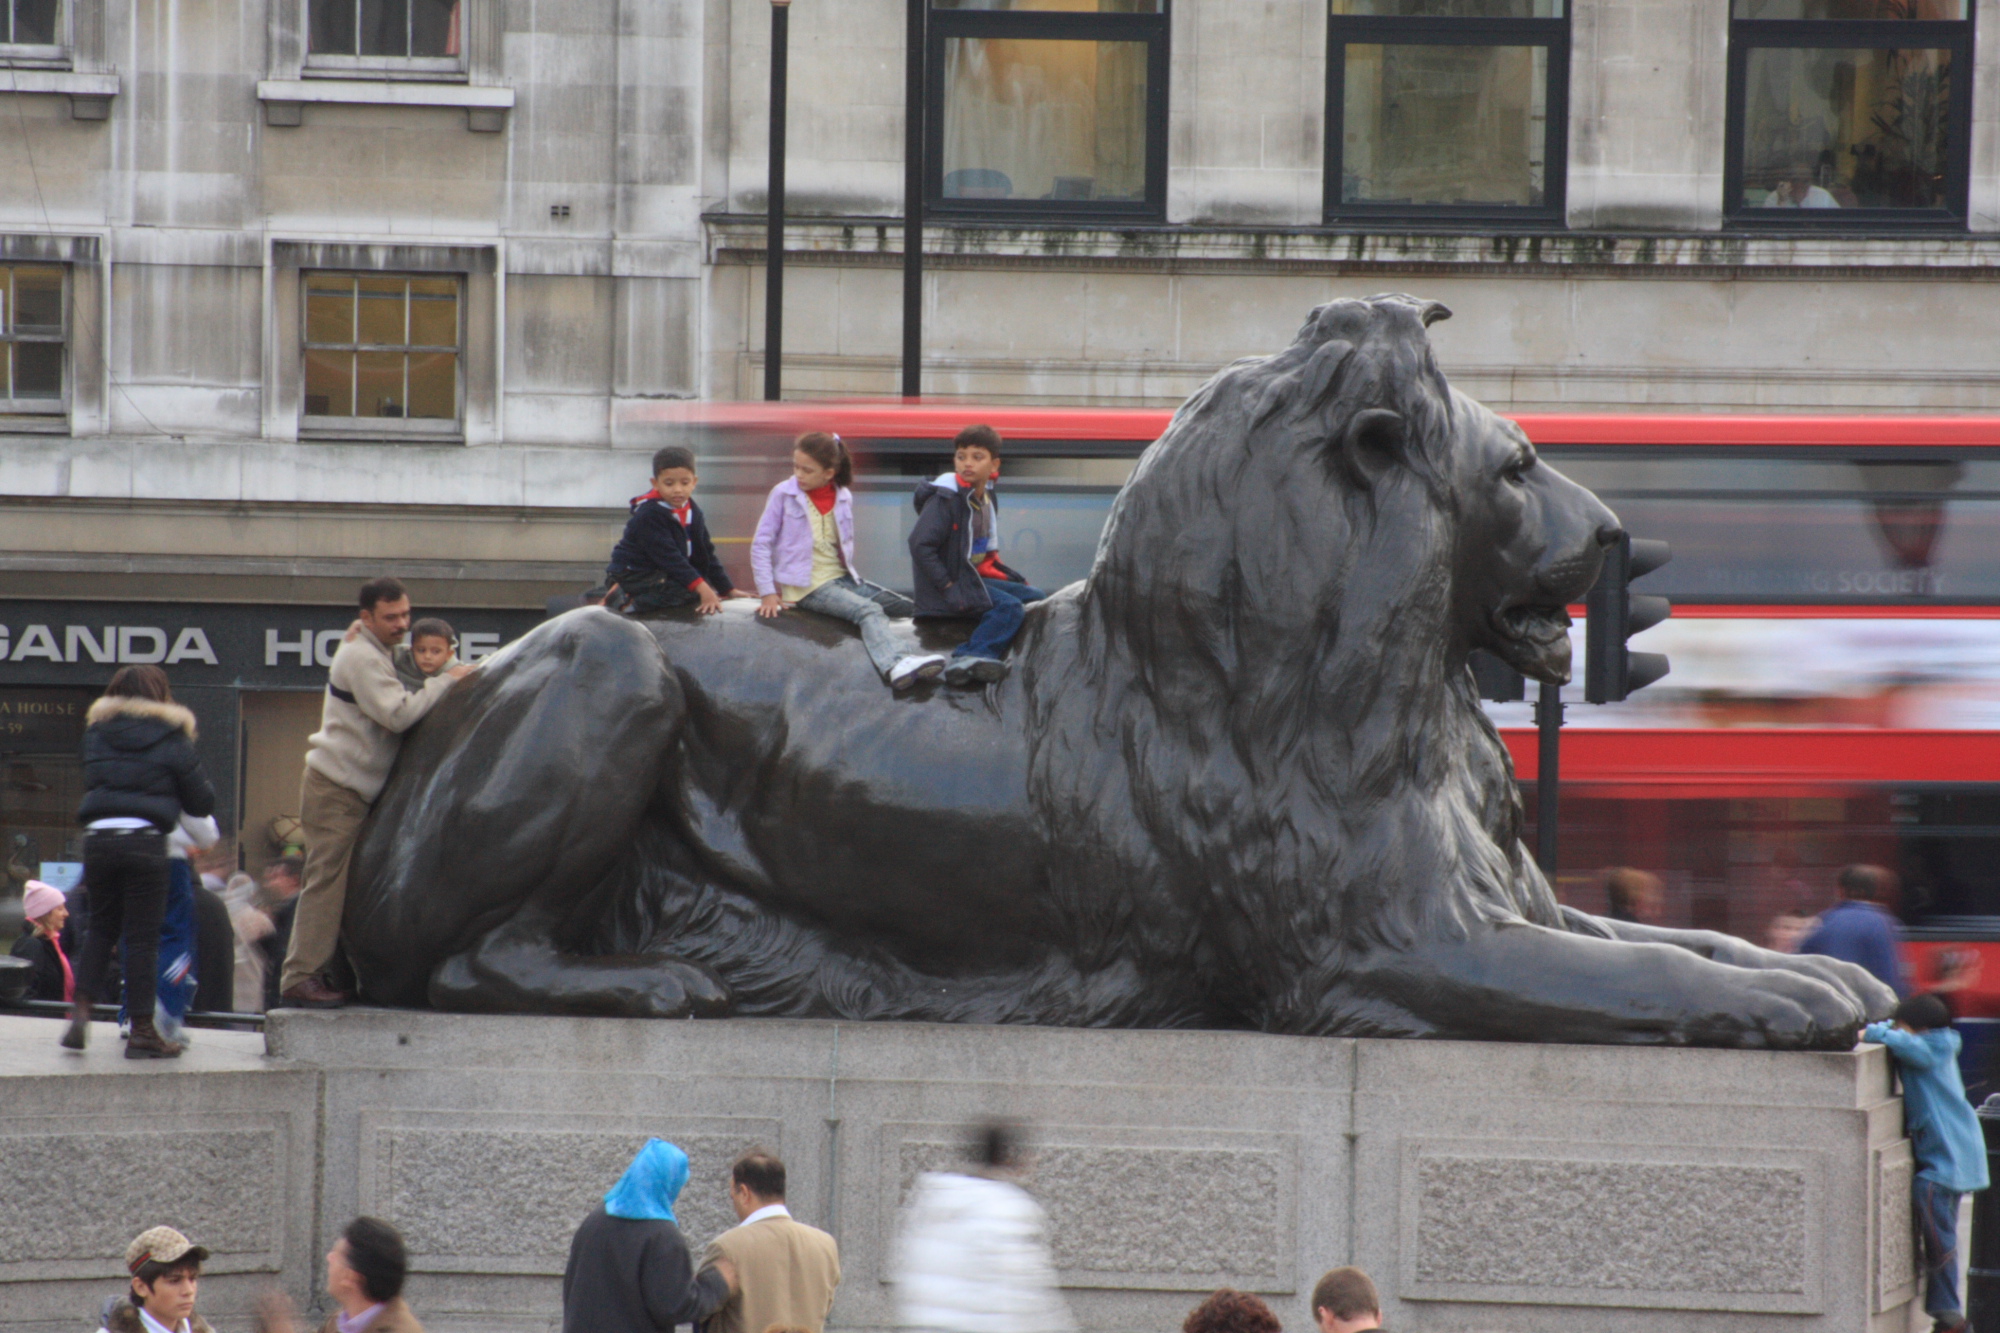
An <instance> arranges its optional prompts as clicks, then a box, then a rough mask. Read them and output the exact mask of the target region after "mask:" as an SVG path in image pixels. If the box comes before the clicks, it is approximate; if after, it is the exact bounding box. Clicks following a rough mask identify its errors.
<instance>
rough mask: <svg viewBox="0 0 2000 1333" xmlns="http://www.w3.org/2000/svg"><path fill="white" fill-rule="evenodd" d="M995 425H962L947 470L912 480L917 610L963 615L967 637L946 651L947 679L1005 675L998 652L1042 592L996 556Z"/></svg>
mask: <svg viewBox="0 0 2000 1333" xmlns="http://www.w3.org/2000/svg"><path fill="white" fill-rule="evenodd" d="M999 475H1000V432H999V431H997V430H995V429H993V427H991V426H986V425H978V426H967V427H966V428H965V429H964V430H962V431H960V432H959V433H958V436H957V438H955V439H954V440H953V441H952V470H951V471H950V472H947V473H945V474H944V475H943V476H940V477H938V478H937V479H936V480H934V481H927V482H924V483H923V484H922V485H920V486H918V487H917V494H916V497H915V503H916V506H917V526H916V527H915V528H914V529H913V530H912V531H911V533H910V565H911V570H912V575H913V577H914V579H915V583H916V599H915V600H916V604H917V614H918V615H919V616H945V617H953V618H960V619H970V618H971V617H974V616H977V617H978V618H979V623H978V624H977V625H974V626H973V627H972V637H970V638H968V639H967V640H966V641H965V642H964V643H962V644H960V645H959V646H958V648H957V649H956V650H955V651H954V652H953V653H952V655H951V665H950V666H948V667H946V668H945V673H944V679H945V683H946V684H947V685H974V684H979V685H987V684H992V683H994V682H996V681H1002V680H1005V679H1007V664H1006V662H1004V661H1002V660H1001V658H1002V657H1003V656H1004V655H1005V653H1006V651H1007V649H1008V647H1009V645H1011V644H1012V643H1013V642H1014V636H1015V635H1016V634H1018V633H1020V631H1021V622H1022V621H1023V620H1024V619H1026V617H1027V605H1028V603H1030V602H1039V601H1041V600H1042V599H1043V598H1044V597H1046V596H1047V595H1048V594H1047V593H1044V592H1042V591H1040V590H1039V589H1036V588H1031V587H1029V586H1028V581H1027V579H1025V578H1023V577H1021V575H1019V574H1018V573H1016V572H1015V571H1013V570H1011V569H1009V568H1007V566H1005V565H1003V564H1001V563H1000V500H999V497H998V496H996V495H994V494H993V490H992V483H993V481H994V480H995V479H996V478H997V477H999Z"/></svg>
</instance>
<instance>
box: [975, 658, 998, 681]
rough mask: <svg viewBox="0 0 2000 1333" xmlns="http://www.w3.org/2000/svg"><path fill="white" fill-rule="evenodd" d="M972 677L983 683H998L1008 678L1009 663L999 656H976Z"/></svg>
mask: <svg viewBox="0 0 2000 1333" xmlns="http://www.w3.org/2000/svg"><path fill="white" fill-rule="evenodd" d="M972 678H973V679H974V680H976V681H978V682H979V683H980V684H981V685H997V684H999V683H1000V682H1001V681H1003V680H1005V679H1007V664H1006V663H1005V662H1002V661H1001V660H1000V659H999V658H997V657H978V658H974V659H973V662H972Z"/></svg>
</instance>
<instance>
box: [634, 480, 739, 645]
mask: <svg viewBox="0 0 2000 1333" xmlns="http://www.w3.org/2000/svg"><path fill="white" fill-rule="evenodd" d="M695 482H696V477H695V470H694V451H693V450H691V449H684V448H682V447H681V446H680V445H677V444H670V445H668V446H667V447H666V448H664V449H661V450H660V451H659V452H657V453H655V454H654V455H653V489H652V490H650V491H648V492H647V493H646V494H644V495H641V496H638V497H636V498H635V499H634V500H633V501H632V516H631V517H630V518H628V519H626V520H625V535H624V536H622V537H620V538H619V539H618V545H616V546H614V547H612V548H611V563H610V564H609V565H607V566H606V567H605V570H604V581H605V582H606V583H609V584H612V585H614V588H613V592H612V594H611V596H610V597H608V598H607V599H606V605H615V606H616V607H617V608H618V609H620V610H624V611H634V612H638V611H664V610H666V609H667V608H669V607H674V606H696V607H698V609H699V610H700V611H701V613H702V614H703V615H705V616H706V615H713V614H715V613H716V612H717V611H720V610H721V609H722V599H723V598H725V597H748V596H749V595H750V594H749V593H743V592H737V591H736V589H735V586H734V585H733V584H731V583H730V581H729V574H728V572H727V571H726V570H724V569H723V568H722V561H721V560H719V559H718V558H717V557H716V554H715V542H714V541H713V540H712V539H710V537H709V535H708V520H707V519H705V518H703V517H702V513H701V506H700V505H698V504H696V503H695V502H694V488H695Z"/></svg>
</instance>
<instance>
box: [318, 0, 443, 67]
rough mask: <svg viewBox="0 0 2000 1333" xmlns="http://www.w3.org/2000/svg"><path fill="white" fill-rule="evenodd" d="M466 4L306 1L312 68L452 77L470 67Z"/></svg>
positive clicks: (436, 0)
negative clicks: (467, 47) (465, 34)
mask: <svg viewBox="0 0 2000 1333" xmlns="http://www.w3.org/2000/svg"><path fill="white" fill-rule="evenodd" d="M464 8H465V0H306V66H307V68H308V70H319V71H322V72H326V73H362V72H369V73H389V74H395V73H404V74H412V75H419V76H422V75H429V76H432V77H436V76H440V75H451V74H457V73H459V72H461V71H462V70H463V69H464V68H465V64H464V58H463V57H464V52H465V38H464V22H465V18H464Z"/></svg>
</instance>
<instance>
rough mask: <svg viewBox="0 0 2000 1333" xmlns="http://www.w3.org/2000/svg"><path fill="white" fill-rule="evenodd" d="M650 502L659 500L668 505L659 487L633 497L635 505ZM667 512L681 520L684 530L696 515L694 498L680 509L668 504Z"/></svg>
mask: <svg viewBox="0 0 2000 1333" xmlns="http://www.w3.org/2000/svg"><path fill="white" fill-rule="evenodd" d="M648 500H658V501H659V502H660V503H661V504H667V498H666V497H665V496H664V495H661V494H660V492H659V489H658V488H657V487H655V488H654V489H653V490H650V491H647V492H646V493H645V494H644V495H635V496H633V497H632V503H633V504H635V505H636V504H644V503H646V501H648ZM667 512H668V513H669V514H672V515H673V516H674V517H675V518H677V519H679V520H680V525H681V526H682V527H683V528H685V527H686V526H687V525H688V519H689V518H690V517H691V516H692V515H693V513H694V497H693V496H689V497H688V499H687V501H686V502H685V503H684V504H682V505H681V507H680V508H679V509H676V508H674V507H673V506H672V505H670V504H667Z"/></svg>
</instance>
